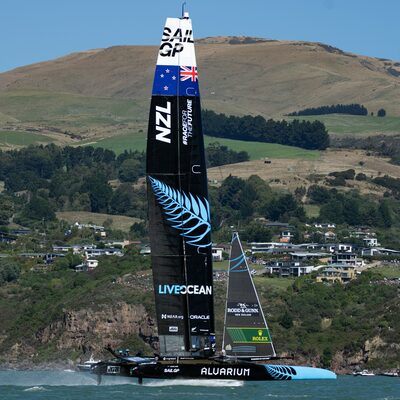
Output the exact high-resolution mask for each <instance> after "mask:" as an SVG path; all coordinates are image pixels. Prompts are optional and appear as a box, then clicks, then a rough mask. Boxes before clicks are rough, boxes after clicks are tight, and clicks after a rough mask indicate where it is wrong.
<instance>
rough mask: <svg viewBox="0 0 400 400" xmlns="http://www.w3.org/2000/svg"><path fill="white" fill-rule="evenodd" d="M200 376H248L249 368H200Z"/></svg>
mask: <svg viewBox="0 0 400 400" xmlns="http://www.w3.org/2000/svg"><path fill="white" fill-rule="evenodd" d="M200 375H202V376H250V368H224V367H202V368H201V370H200Z"/></svg>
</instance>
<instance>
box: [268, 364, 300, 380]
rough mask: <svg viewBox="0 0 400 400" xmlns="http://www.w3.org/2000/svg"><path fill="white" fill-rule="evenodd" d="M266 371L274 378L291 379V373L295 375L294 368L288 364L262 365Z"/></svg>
mask: <svg viewBox="0 0 400 400" xmlns="http://www.w3.org/2000/svg"><path fill="white" fill-rule="evenodd" d="M264 367H265V368H266V369H267V371H268V373H269V374H270V375H271V376H272V377H273V378H274V379H276V380H280V381H285V380H291V379H292V377H293V375H297V373H296V371H295V369H294V368H292V367H290V366H288V365H264Z"/></svg>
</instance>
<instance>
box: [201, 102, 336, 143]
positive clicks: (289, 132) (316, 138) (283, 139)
mask: <svg viewBox="0 0 400 400" xmlns="http://www.w3.org/2000/svg"><path fill="white" fill-rule="evenodd" d="M203 129H204V133H205V134H206V135H208V136H214V137H222V138H225V139H236V140H244V141H253V142H254V141H255V142H262V143H263V142H267V143H279V144H284V145H288V146H297V147H301V148H304V149H308V150H325V149H326V148H327V147H328V146H329V135H328V132H327V131H326V129H325V126H324V124H323V123H321V122H319V121H313V122H309V121H299V120H296V119H295V120H293V121H291V122H287V121H274V120H273V119H268V120H266V119H265V118H263V117H262V116H260V115H258V116H256V117H252V116H251V115H245V116H243V117H236V116H233V115H230V116H229V117H228V116H226V115H225V114H217V113H215V112H214V111H210V110H205V111H203Z"/></svg>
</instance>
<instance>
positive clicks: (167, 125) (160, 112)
mask: <svg viewBox="0 0 400 400" xmlns="http://www.w3.org/2000/svg"><path fill="white" fill-rule="evenodd" d="M156 131H157V132H159V133H157V134H156V140H159V141H160V142H165V143H171V137H170V135H171V102H170V101H167V105H166V107H161V106H156Z"/></svg>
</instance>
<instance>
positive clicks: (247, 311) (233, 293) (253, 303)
mask: <svg viewBox="0 0 400 400" xmlns="http://www.w3.org/2000/svg"><path fill="white" fill-rule="evenodd" d="M227 285H228V286H227V295H226V305H225V322H224V337H223V342H222V350H223V351H224V352H225V353H226V355H228V356H235V357H239V358H270V357H275V356H276V353H275V348H274V345H273V343H272V339H271V335H270V333H269V329H268V325H267V321H266V320H265V316H264V312H263V310H262V308H261V304H260V300H259V298H258V294H257V290H256V288H255V286H254V282H253V278H252V276H251V273H250V270H249V266H248V264H247V260H246V256H245V254H244V252H243V248H242V244H241V242H240V239H239V234H238V233H237V232H235V233H233V235H232V244H231V254H230V262H229V276H228V284H227Z"/></svg>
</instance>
